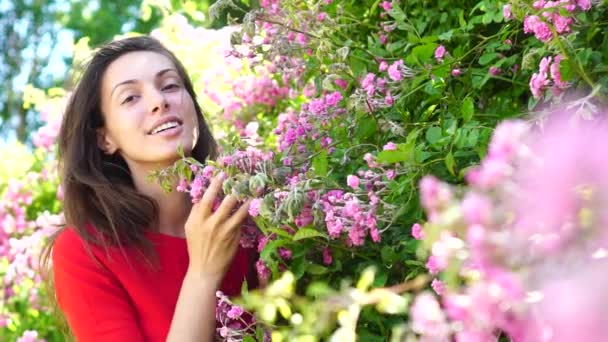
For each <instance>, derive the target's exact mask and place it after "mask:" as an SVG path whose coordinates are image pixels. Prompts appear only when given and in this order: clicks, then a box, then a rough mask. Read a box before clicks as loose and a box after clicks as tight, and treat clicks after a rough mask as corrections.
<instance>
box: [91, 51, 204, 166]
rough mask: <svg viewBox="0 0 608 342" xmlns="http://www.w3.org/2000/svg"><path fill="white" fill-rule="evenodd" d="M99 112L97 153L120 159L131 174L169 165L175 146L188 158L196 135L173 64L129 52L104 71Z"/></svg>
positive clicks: (192, 111)
mask: <svg viewBox="0 0 608 342" xmlns="http://www.w3.org/2000/svg"><path fill="white" fill-rule="evenodd" d="M101 112H102V114H103V116H104V119H105V126H104V127H103V128H101V129H100V130H99V131H98V145H99V147H100V148H101V149H102V150H103V151H104V152H105V153H108V154H113V153H120V155H121V156H122V157H123V158H124V159H125V161H126V162H127V164H128V165H129V168H131V170H132V171H133V168H142V169H149V168H150V167H152V168H158V167H166V166H169V165H171V164H172V163H173V162H175V161H176V160H177V158H179V157H178V154H177V151H178V146H179V145H182V146H183V148H184V152H185V153H186V154H189V153H190V152H191V151H192V149H193V148H194V145H195V144H196V141H197V138H198V134H199V132H198V121H197V117H196V116H197V114H196V110H195V109H194V103H193V99H192V98H191V96H190V94H189V93H188V91H187V90H186V88H185V87H184V82H183V80H182V79H181V77H180V76H179V74H178V73H177V69H176V67H175V65H174V64H173V62H171V60H170V59H169V58H167V57H166V56H164V55H162V54H160V53H156V52H150V51H137V52H130V53H127V54H125V55H123V56H121V57H119V58H118V59H116V60H115V61H114V62H112V63H111V64H110V65H109V66H108V68H107V69H106V71H105V73H104V75H103V78H102V82H101Z"/></svg>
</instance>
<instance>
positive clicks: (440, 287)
mask: <svg viewBox="0 0 608 342" xmlns="http://www.w3.org/2000/svg"><path fill="white" fill-rule="evenodd" d="M431 287H432V288H433V290H434V291H435V293H437V294H438V295H440V296H441V295H443V294H444V293H445V285H444V284H443V282H441V280H439V279H437V278H435V279H433V281H432V282H431Z"/></svg>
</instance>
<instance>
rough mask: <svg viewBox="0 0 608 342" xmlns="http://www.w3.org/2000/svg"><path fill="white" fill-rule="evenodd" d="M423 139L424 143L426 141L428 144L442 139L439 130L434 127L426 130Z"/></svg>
mask: <svg viewBox="0 0 608 342" xmlns="http://www.w3.org/2000/svg"><path fill="white" fill-rule="evenodd" d="M425 137H426V141H428V142H429V143H430V144H434V143H436V142H438V141H439V139H441V137H442V134H441V128H439V127H436V126H435V127H431V128H429V129H427V130H426V136H425Z"/></svg>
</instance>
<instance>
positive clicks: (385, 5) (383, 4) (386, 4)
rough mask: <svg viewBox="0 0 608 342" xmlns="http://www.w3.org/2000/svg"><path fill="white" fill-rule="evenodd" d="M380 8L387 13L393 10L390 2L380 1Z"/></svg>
mask: <svg viewBox="0 0 608 342" xmlns="http://www.w3.org/2000/svg"><path fill="white" fill-rule="evenodd" d="M380 7H382V9H384V10H385V11H387V12H388V11H390V10H391V9H393V4H392V3H391V2H390V1H382V2H381V3H380Z"/></svg>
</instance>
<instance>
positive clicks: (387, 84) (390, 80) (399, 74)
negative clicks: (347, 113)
mask: <svg viewBox="0 0 608 342" xmlns="http://www.w3.org/2000/svg"><path fill="white" fill-rule="evenodd" d="M378 70H379V72H380V73H384V72H386V76H380V75H379V74H374V73H368V74H367V75H366V76H365V77H364V78H363V79H362V80H361V88H359V89H357V90H356V91H355V92H354V94H353V95H352V96H353V98H354V99H355V100H356V101H358V102H362V103H365V104H366V106H367V107H368V110H374V109H375V108H385V107H390V106H392V105H393V103H395V100H396V99H397V98H398V94H397V93H398V90H399V83H400V82H401V81H402V80H403V79H405V78H408V77H412V76H414V75H415V74H416V73H415V71H414V70H412V69H411V68H409V67H407V66H406V65H405V64H404V62H403V60H402V59H399V60H397V61H394V62H393V63H391V64H389V63H387V62H386V61H380V65H379V68H378ZM370 107H371V108H370Z"/></svg>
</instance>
